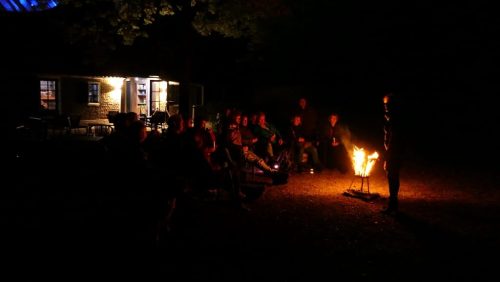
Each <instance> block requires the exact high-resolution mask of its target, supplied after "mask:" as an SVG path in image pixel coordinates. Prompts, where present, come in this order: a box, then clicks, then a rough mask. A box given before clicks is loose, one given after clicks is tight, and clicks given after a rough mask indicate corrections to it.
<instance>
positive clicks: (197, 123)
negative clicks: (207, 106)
mask: <svg viewBox="0 0 500 282" xmlns="http://www.w3.org/2000/svg"><path fill="white" fill-rule="evenodd" d="M207 122H208V118H207V117H205V116H204V115H198V116H196V118H195V119H194V127H195V128H202V129H205V128H206V127H207Z"/></svg>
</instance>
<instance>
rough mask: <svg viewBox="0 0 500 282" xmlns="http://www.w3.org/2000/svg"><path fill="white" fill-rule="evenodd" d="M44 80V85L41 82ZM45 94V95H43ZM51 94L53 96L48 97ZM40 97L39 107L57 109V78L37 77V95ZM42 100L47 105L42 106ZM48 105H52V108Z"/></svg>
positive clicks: (49, 109) (47, 109)
mask: <svg viewBox="0 0 500 282" xmlns="http://www.w3.org/2000/svg"><path fill="white" fill-rule="evenodd" d="M44 82H45V87H42V86H43V83H44ZM44 96H45V97H44ZM51 96H53V98H49V97H51ZM38 97H39V98H40V107H41V108H42V110H44V111H57V109H58V106H59V102H58V98H59V81H58V80H57V79H51V78H40V79H39V96H38ZM44 101H45V104H46V105H47V106H46V107H44V106H43V105H44ZM49 105H53V108H52V107H50V106H49Z"/></svg>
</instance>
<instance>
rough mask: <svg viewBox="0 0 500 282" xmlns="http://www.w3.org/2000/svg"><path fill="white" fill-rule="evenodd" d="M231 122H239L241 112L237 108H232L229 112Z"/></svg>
mask: <svg viewBox="0 0 500 282" xmlns="http://www.w3.org/2000/svg"><path fill="white" fill-rule="evenodd" d="M230 121H231V123H232V124H238V125H239V124H240V123H241V112H240V111H238V110H234V111H232V113H231V119H230Z"/></svg>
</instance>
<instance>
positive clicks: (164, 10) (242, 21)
mask: <svg viewBox="0 0 500 282" xmlns="http://www.w3.org/2000/svg"><path fill="white" fill-rule="evenodd" d="M59 8H60V9H69V10H72V11H73V13H72V14H71V16H70V17H66V19H65V21H66V24H67V25H68V26H69V29H70V30H71V31H72V32H71V34H72V36H71V38H72V41H79V40H80V39H83V38H87V37H90V36H91V37H93V38H95V36H96V34H101V35H102V34H106V33H109V35H116V36H118V37H119V38H120V39H121V43H123V44H125V45H132V44H133V43H134V42H135V41H136V40H137V39H138V38H141V37H148V36H149V34H148V29H147V27H148V26H150V25H153V24H155V23H157V22H158V21H159V20H160V19H162V18H164V17H176V18H177V19H178V20H180V21H182V22H184V23H186V24H189V26H190V27H191V28H192V29H193V30H195V31H197V32H198V33H199V34H201V35H204V36H207V35H211V34H220V35H223V36H226V37H233V38H240V37H246V38H249V39H252V40H258V37H259V36H258V27H259V24H260V23H261V21H262V20H265V19H267V18H270V17H273V16H279V15H281V14H285V13H286V6H285V5H284V3H283V0H79V1H73V0H61V1H60V7H59Z"/></svg>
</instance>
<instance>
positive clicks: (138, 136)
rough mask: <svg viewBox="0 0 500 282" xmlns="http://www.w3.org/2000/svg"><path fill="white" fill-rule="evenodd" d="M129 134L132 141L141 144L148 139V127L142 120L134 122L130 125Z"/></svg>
mask: <svg viewBox="0 0 500 282" xmlns="http://www.w3.org/2000/svg"><path fill="white" fill-rule="evenodd" d="M129 133H130V137H131V138H132V140H134V141H138V142H139V143H142V142H143V141H144V140H146V137H147V135H148V134H147V131H146V126H144V123H143V122H142V121H140V120H135V121H132V123H131V124H130V128H129Z"/></svg>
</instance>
